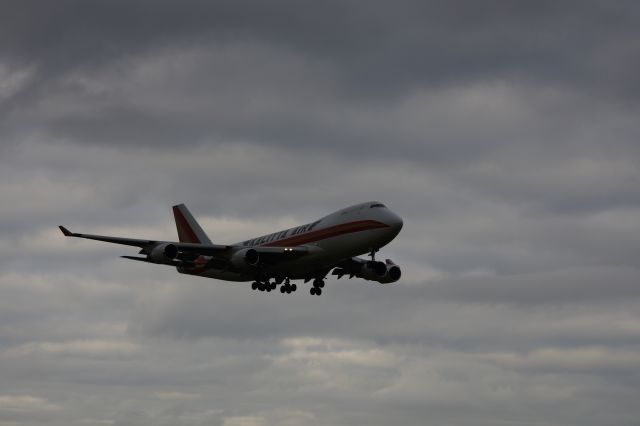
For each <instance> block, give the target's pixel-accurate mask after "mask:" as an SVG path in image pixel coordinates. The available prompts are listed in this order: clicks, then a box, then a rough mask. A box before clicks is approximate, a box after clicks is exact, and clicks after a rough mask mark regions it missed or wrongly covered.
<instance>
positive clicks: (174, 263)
mask: <svg viewBox="0 0 640 426" xmlns="http://www.w3.org/2000/svg"><path fill="white" fill-rule="evenodd" d="M120 257H121V258H123V259H129V260H137V261H138V262H147V263H156V262H152V261H151V260H149V259H148V258H146V257H137V256H120ZM161 265H169V266H193V265H195V263H193V262H187V261H185V260H182V261H176V260H170V261H168V262H163V263H161Z"/></svg>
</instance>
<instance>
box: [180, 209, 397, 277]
mask: <svg viewBox="0 0 640 426" xmlns="http://www.w3.org/2000/svg"><path fill="white" fill-rule="evenodd" d="M401 228H402V219H401V218H400V217H399V216H398V215H396V214H395V213H393V212H392V211H390V210H389V209H388V208H386V207H385V206H384V205H382V204H380V203H378V202H375V201H372V202H368V203H362V204H357V205H354V206H351V207H347V208H345V209H342V210H338V211H337V212H335V213H332V214H330V215H328V216H325V217H323V218H322V219H320V220H318V221H315V222H312V223H309V224H306V225H302V226H298V227H295V228H291V229H286V230H283V231H279V232H275V233H273V234H269V235H264V236H261V237H257V238H252V239H249V240H246V241H243V242H240V243H237V244H234V246H242V247H247V248H251V247H280V248H288V247H291V248H293V247H304V248H305V249H306V250H308V253H309V254H307V255H305V256H302V257H299V258H292V259H291V260H289V261H284V262H278V263H277V264H276V265H274V266H265V267H263V268H262V269H261V271H260V272H261V273H263V274H265V275H268V276H273V277H287V278H290V279H305V278H309V277H311V276H314V274H318V273H323V272H324V273H326V271H328V270H329V269H331V268H332V267H334V266H335V265H336V264H337V263H339V262H341V261H344V260H347V259H350V258H352V257H354V256H358V255H362V254H365V253H369V252H371V251H372V250H378V249H379V248H380V247H383V246H385V245H386V244H388V243H389V242H390V241H391V240H393V239H394V238H395V237H396V235H398V233H399V232H400V229H401ZM209 260H210V258H208V257H206V256H200V257H199V258H198V260H196V264H197V266H195V267H189V268H187V267H178V268H177V269H178V272H180V273H184V274H191V275H199V276H203V277H208V278H216V279H221V280H227V281H252V280H254V279H256V272H255V271H252V270H247V269H235V268H222V269H217V268H213V267H211V266H210V265H209Z"/></svg>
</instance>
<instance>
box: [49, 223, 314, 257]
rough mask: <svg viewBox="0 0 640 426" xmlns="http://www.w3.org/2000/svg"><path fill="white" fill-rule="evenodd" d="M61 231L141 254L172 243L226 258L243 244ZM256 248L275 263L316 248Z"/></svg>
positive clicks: (182, 248) (192, 251)
mask: <svg viewBox="0 0 640 426" xmlns="http://www.w3.org/2000/svg"><path fill="white" fill-rule="evenodd" d="M59 228H60V230H61V231H62V233H63V234H64V235H65V236H67V237H76V238H85V239H88V240H96V241H104V242H107V243H113V244H121V245H125V246H132V247H139V248H141V249H142V251H141V252H140V253H141V254H148V253H149V251H150V250H151V249H152V248H153V247H155V246H157V245H158V244H165V243H168V244H171V245H174V246H175V247H176V248H177V249H178V250H179V251H180V252H183V253H189V254H192V255H196V256H197V255H202V256H213V257H222V258H227V257H228V256H229V255H230V254H232V253H233V252H235V251H236V250H240V249H243V248H247V247H243V246H232V245H220V244H197V243H181V242H175V241H159V240H141V239H136V238H122V237H111V236H106V235H93V234H80V233H77V232H71V231H69V230H68V229H67V228H65V227H64V226H59ZM251 248H252V249H254V250H256V251H257V252H258V253H259V254H260V257H261V258H262V259H264V260H265V261H267V262H268V263H277V262H279V261H281V260H286V259H294V258H298V257H301V256H304V255H307V254H310V253H312V252H313V251H314V249H317V248H315V247H307V246H295V247H260V246H258V247H251Z"/></svg>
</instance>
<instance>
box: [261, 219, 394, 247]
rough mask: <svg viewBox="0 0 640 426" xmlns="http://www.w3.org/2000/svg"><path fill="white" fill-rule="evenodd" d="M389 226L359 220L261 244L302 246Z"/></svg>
mask: <svg viewBox="0 0 640 426" xmlns="http://www.w3.org/2000/svg"><path fill="white" fill-rule="evenodd" d="M388 227H389V225H387V224H385V223H382V222H378V221H377V220H359V221H356V222H349V223H342V224H340V225H334V226H330V227H328V228H324V229H318V230H317V231H311V232H307V233H306V234H300V235H294V236H293V237H288V238H284V239H282V240H278V241H271V242H269V243H265V244H262V246H264V247H286V246H299V245H302V244H309V243H313V242H315V241H320V240H326V239H327V238H331V237H338V236H340V235H345V234H351V233H354V232H360V231H369V230H371V229H381V228H388Z"/></svg>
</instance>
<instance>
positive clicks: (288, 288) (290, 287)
mask: <svg viewBox="0 0 640 426" xmlns="http://www.w3.org/2000/svg"><path fill="white" fill-rule="evenodd" d="M307 280H308V279H307ZM307 280H305V281H307ZM279 284H281V285H280V293H282V294H284V293H287V294H291V293H292V292H294V291H296V290H297V289H298V286H297V285H296V284H295V283H292V282H291V280H290V279H289V278H285V279H284V280H283V279H282V278H279V279H277V280H276V281H273V282H271V281H269V279H268V278H267V279H264V280H263V279H256V280H255V281H254V282H252V283H251V289H252V290H260V291H266V292H267V293H269V292H271V291H273V290H275V289H276V288H277V286H278V285H279ZM323 287H324V279H322V278H316V279H314V280H313V286H312V287H311V290H309V293H310V294H312V295H314V296H320V295H321V294H322V288H323Z"/></svg>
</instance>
